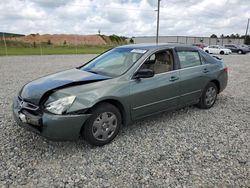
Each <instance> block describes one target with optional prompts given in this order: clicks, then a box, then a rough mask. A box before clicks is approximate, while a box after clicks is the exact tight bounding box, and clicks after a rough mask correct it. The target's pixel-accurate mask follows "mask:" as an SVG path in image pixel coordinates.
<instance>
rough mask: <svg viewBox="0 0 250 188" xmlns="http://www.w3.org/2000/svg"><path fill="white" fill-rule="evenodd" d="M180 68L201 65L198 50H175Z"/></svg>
mask: <svg viewBox="0 0 250 188" xmlns="http://www.w3.org/2000/svg"><path fill="white" fill-rule="evenodd" d="M177 54H178V57H179V60H180V64H181V68H188V67H194V66H197V65H201V60H200V56H199V53H198V52H192V51H179V52H177Z"/></svg>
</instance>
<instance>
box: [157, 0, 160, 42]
mask: <svg viewBox="0 0 250 188" xmlns="http://www.w3.org/2000/svg"><path fill="white" fill-rule="evenodd" d="M160 1H161V0H158V8H157V10H156V11H157V29H156V44H158V41H159V17H160Z"/></svg>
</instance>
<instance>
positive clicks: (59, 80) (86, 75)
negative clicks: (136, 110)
mask: <svg viewBox="0 0 250 188" xmlns="http://www.w3.org/2000/svg"><path fill="white" fill-rule="evenodd" d="M110 78H111V77H108V76H103V75H99V74H94V73H90V72H86V71H82V70H79V69H70V70H66V71H62V72H58V73H55V74H51V75H48V76H45V77H42V78H39V79H37V80H34V81H32V82H30V83H28V84H26V85H25V86H24V87H23V88H22V90H21V94H20V95H21V97H22V98H23V99H24V100H26V101H28V102H31V103H33V104H35V105H39V102H40V100H41V98H42V97H43V95H44V94H45V93H47V92H49V91H51V90H54V89H57V88H61V87H67V85H74V84H84V83H90V82H92V81H93V82H95V81H101V80H106V79H110Z"/></svg>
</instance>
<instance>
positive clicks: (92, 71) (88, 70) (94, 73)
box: [87, 70, 99, 74]
mask: <svg viewBox="0 0 250 188" xmlns="http://www.w3.org/2000/svg"><path fill="white" fill-rule="evenodd" d="M87 72H91V73H94V74H99V73H98V72H96V71H92V70H87Z"/></svg>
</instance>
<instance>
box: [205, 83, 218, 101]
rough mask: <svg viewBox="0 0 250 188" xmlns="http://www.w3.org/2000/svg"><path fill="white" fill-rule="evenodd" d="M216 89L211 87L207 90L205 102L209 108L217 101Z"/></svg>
mask: <svg viewBox="0 0 250 188" xmlns="http://www.w3.org/2000/svg"><path fill="white" fill-rule="evenodd" d="M216 95H217V93H216V89H215V88H214V87H210V88H208V89H207V92H206V98H205V102H206V105H207V106H211V105H213V103H214V101H215V99H216Z"/></svg>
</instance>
